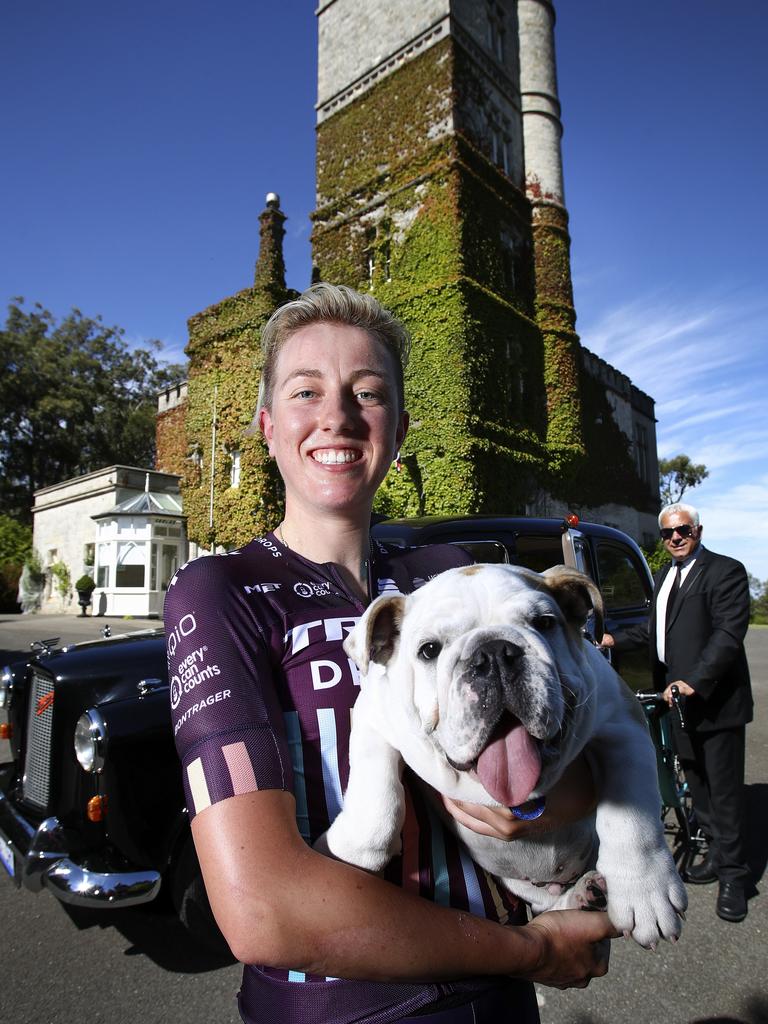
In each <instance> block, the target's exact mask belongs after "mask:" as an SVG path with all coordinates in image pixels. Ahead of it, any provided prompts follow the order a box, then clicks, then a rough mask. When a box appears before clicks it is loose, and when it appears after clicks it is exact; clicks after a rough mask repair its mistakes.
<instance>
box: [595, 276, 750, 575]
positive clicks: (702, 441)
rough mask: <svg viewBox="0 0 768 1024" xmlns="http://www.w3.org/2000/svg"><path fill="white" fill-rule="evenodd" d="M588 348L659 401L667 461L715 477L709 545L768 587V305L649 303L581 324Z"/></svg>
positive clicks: (735, 297)
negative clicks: (684, 458) (677, 458)
mask: <svg viewBox="0 0 768 1024" xmlns="http://www.w3.org/2000/svg"><path fill="white" fill-rule="evenodd" d="M579 332H580V334H581V338H582V342H583V344H584V345H586V347H587V348H589V349H590V350H591V351H593V352H595V353H597V354H598V355H600V356H601V357H602V358H603V359H605V360H607V361H608V362H609V363H611V364H612V365H613V366H616V367H617V368H618V369H620V370H621V371H622V372H624V373H626V374H627V375H628V376H629V377H630V378H631V380H632V381H633V383H634V384H636V385H637V386H638V387H639V388H641V389H642V390H643V391H645V392H647V393H648V394H650V395H651V396H652V397H653V398H654V399H655V401H656V415H657V419H658V423H657V441H658V448H659V454H660V456H662V457H670V456H672V455H676V454H678V453H679V452H685V453H686V454H687V455H689V456H690V457H691V459H693V461H694V462H697V463H703V464H704V465H705V466H707V468H708V470H709V474H710V475H709V477H708V478H707V480H706V481H705V482H704V483H703V484H702V485H700V486H699V487H698V488H696V489H695V491H694V492H692V494H691V495H690V497H691V500H692V501H694V503H695V504H696V505H698V506H700V507H701V510H702V514H703V516H704V519H705V522H706V532H705V542H709V544H710V545H711V546H712V547H713V548H714V549H715V550H721V551H724V552H725V553H728V554H732V555H734V557H736V558H740V559H741V560H742V561H743V562H744V563H745V564H746V565H747V568H748V569H749V570H750V572H753V573H754V574H755V575H757V576H760V578H761V579H765V578H768V530H766V529H765V526H764V524H766V523H768V472H767V470H766V467H767V466H768V396H767V395H766V390H767V389H768V298H766V297H765V295H763V294H761V293H757V292H751V293H746V292H743V291H742V292H737V291H731V292H725V291H723V292H722V293H721V294H708V295H699V296H697V295H687V296H676V297H675V298H674V299H673V298H672V297H671V296H670V293H669V292H656V293H652V294H648V295H644V296H642V297H640V298H638V299H637V300H635V301H633V302H631V303H625V304H623V305H621V306H615V307H613V308H605V307H604V308H603V310H602V312H600V313H599V314H598V315H597V316H596V318H595V319H594V321H593V322H589V321H587V322H580V323H579Z"/></svg>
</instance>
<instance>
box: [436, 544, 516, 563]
mask: <svg viewBox="0 0 768 1024" xmlns="http://www.w3.org/2000/svg"><path fill="white" fill-rule="evenodd" d="M450 543H451V544H455V545H456V547H457V548H461V549H462V550H464V551H466V552H467V554H468V555H469V556H470V558H472V559H473V561H475V562H509V555H508V554H507V549H506V548H505V547H504V545H503V544H501V543H500V542H499V541H497V540H461V541H458V540H452V541H451V542H450Z"/></svg>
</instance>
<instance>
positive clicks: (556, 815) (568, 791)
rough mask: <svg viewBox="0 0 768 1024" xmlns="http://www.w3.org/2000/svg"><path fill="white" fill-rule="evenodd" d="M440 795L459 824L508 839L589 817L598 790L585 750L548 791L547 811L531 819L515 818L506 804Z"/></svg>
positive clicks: (480, 832) (545, 830)
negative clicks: (489, 804)
mask: <svg viewBox="0 0 768 1024" xmlns="http://www.w3.org/2000/svg"><path fill="white" fill-rule="evenodd" d="M441 799H442V801H443V806H444V807H445V809H446V810H447V811H448V813H449V814H450V815H451V817H452V818H454V819H455V820H456V821H458V822H459V824H461V825H464V826H465V827H466V828H469V829H471V830H472V831H473V832H477V833H479V834H480V835H483V836H491V837H492V838H493V839H503V840H504V841H506V842H509V841H510V840H512V839H521V838H524V837H525V836H531V835H538V834H540V833H543V832H551V831H552V830H553V829H556V828H560V826H561V825H570V824H571V823H572V822H574V821H579V820H580V819H581V818H586V816H587V815H588V814H591V813H592V811H594V809H595V806H596V804H597V793H596V790H595V781H594V779H593V777H592V771H591V769H590V767H589V763H588V761H587V759H586V757H585V756H584V754H580V755H579V757H577V758H576V760H575V761H572V762H571V764H569V765H568V767H567V768H566V770H565V772H564V773H563V776H562V778H561V779H560V780H559V782H558V783H557V785H555V786H554V787H553V788H552V789H551V790H550V791H549V793H547V804H546V807H545V809H544V813H543V814H542V815H541V816H540V817H538V818H533V819H532V820H530V821H522V820H520V819H518V818H516V817H515V816H514V815H513V814H512V812H511V811H510V810H509V808H507V807H484V806H483V805H482V804H472V803H467V802H466V801H464V800H451V799H450V797H447V796H443V797H441Z"/></svg>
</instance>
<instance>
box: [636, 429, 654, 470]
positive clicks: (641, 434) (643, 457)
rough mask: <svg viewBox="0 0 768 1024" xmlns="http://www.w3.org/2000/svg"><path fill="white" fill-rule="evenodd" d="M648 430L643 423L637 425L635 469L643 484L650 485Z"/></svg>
mask: <svg viewBox="0 0 768 1024" xmlns="http://www.w3.org/2000/svg"><path fill="white" fill-rule="evenodd" d="M648 449H649V444H648V430H647V429H646V428H645V427H644V426H643V425H642V423H635V468H636V469H637V475H638V476H639V477H640V479H641V480H642V481H643V483H646V484H647V483H650V478H651V474H650V472H649V471H648Z"/></svg>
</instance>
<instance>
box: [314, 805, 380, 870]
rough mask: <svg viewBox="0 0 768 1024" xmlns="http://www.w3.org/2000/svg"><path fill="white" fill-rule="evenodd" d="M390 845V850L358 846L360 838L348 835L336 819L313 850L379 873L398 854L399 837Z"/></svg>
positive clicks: (372, 845) (371, 846)
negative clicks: (391, 847)
mask: <svg viewBox="0 0 768 1024" xmlns="http://www.w3.org/2000/svg"><path fill="white" fill-rule="evenodd" d="M391 845H392V846H393V849H391V850H390V849H381V848H379V847H377V846H376V845H375V844H371V845H369V846H363V845H361V844H360V837H359V836H355V835H350V834H349V833H348V832H347V831H346V829H345V828H344V827H343V823H342V822H341V821H340V820H339V818H337V819H336V821H335V822H334V823H333V825H331V827H330V828H329V829H328V831H327V832H324V833H323V834H322V835H321V836H320V837H319V838H318V839H317V840H316V841H315V843H314V849H315V850H317V852H318V853H322V854H324V855H325V856H326V857H332V858H333V859H334V860H343V861H344V862H345V863H347V864H354V866H355V867H358V868H364V869H365V870H366V871H381V870H382V868H384V867H386V865H387V864H388V863H389V861H390V860H391V859H392V857H394V856H395V854H397V853H399V852H400V837H399V836H397V838H396V842H394V841H393V843H392V844H391ZM395 847H396V848H395Z"/></svg>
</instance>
